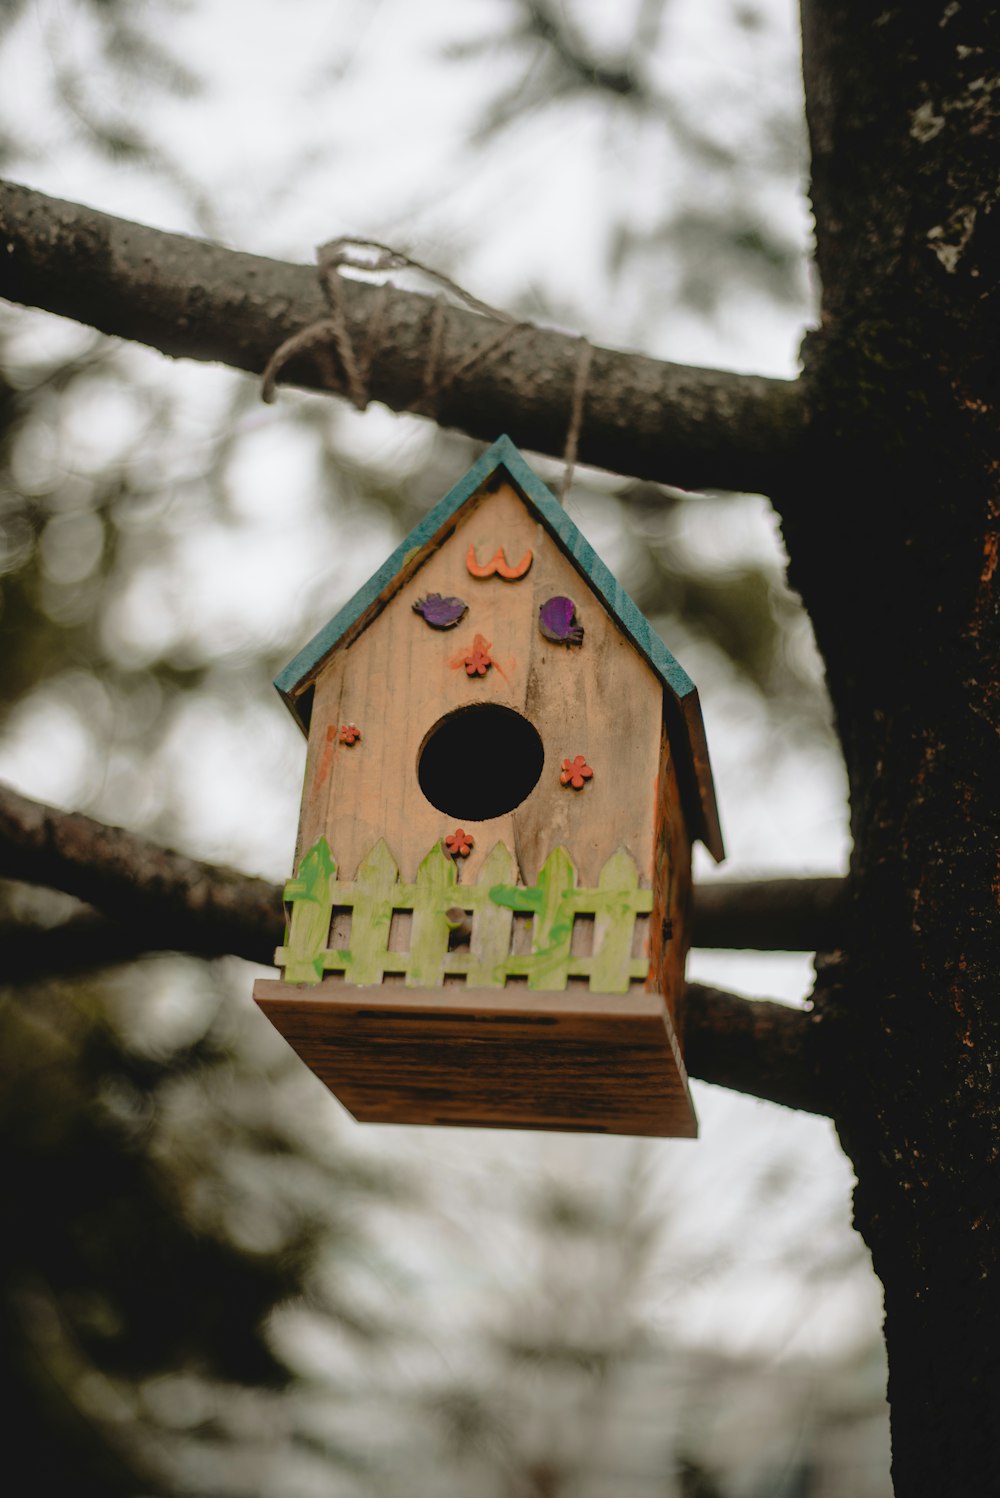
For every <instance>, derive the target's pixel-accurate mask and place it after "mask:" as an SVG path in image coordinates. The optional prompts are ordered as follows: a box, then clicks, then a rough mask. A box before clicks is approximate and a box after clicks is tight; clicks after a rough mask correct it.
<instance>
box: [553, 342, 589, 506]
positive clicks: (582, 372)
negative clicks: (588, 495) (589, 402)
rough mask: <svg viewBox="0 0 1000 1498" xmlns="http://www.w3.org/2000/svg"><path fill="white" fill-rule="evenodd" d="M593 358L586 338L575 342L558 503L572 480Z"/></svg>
mask: <svg viewBox="0 0 1000 1498" xmlns="http://www.w3.org/2000/svg"><path fill="white" fill-rule="evenodd" d="M593 360H594V349H593V345H592V344H591V343H590V342H589V341H588V340H587V339H586V338H582V337H581V339H580V341H579V343H578V344H577V354H576V374H575V376H574V378H573V403H572V405H571V406H570V413H569V426H568V427H567V429H566V446H565V449H564V450H563V476H562V483H561V484H560V485H559V503H560V504H561V505H565V503H566V495H567V494H568V493H569V486H570V484H571V483H572V482H573V470H574V468H575V467H576V454H577V450H578V448H579V445H580V429H581V427H582V426H583V405H584V401H585V400H586V398H587V384H588V382H589V380H590V366H591V364H592V363H593Z"/></svg>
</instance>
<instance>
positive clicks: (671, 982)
mask: <svg viewBox="0 0 1000 1498" xmlns="http://www.w3.org/2000/svg"><path fill="white" fill-rule="evenodd" d="M690 932H691V835H690V832H689V831H688V825H687V819H686V818H685V816H684V811H683V808H682V805H681V797H680V789H679V786H678V783H677V771H676V768H675V765H674V757H673V754H672V752H671V745H670V739H669V737H668V735H667V732H666V729H665V728H664V730H663V733H662V737H661V743H660V771H659V776H658V779H657V795H656V853H655V870H654V875H653V913H652V917H651V920H650V976H651V979H652V981H653V982H654V983H655V984H656V986H657V987H658V988H659V991H660V993H662V994H663V996H664V998H665V999H666V1001H667V1008H668V1009H669V1010H670V1017H671V1019H672V1021H673V1025H674V1030H675V1032H676V1034H677V1037H678V1040H679V1041H680V1044H681V1046H682V1047H683V1043H684V982H685V980H684V967H685V963H686V960H687V952H688V946H689V945H690Z"/></svg>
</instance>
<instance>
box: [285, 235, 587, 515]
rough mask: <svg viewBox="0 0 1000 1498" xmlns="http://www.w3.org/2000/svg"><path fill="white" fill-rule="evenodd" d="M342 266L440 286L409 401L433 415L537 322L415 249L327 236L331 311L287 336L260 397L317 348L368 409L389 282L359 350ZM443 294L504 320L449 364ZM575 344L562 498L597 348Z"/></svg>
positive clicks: (379, 292) (331, 378) (323, 254)
mask: <svg viewBox="0 0 1000 1498" xmlns="http://www.w3.org/2000/svg"><path fill="white" fill-rule="evenodd" d="M342 266H346V267H348V268H349V269H351V270H357V271H363V272H367V273H369V274H387V273H388V272H390V271H394V270H415V271H419V272H421V273H422V274H423V275H425V276H429V277H430V279H431V280H432V281H434V282H436V283H437V285H438V287H439V288H440V290H439V292H438V295H437V296H436V297H435V298H434V300H433V302H432V303H431V305H430V310H429V314H428V324H429V325H428V329H427V341H426V347H427V354H426V358H425V361H424V370H423V377H422V380H421V389H420V395H419V397H418V399H417V401H416V402H415V403H414V404H413V405H412V406H411V407H410V409H411V410H412V411H414V412H415V413H417V414H419V415H424V416H433V415H434V413H435V411H436V410H437V408H438V405H439V403H440V400H441V398H442V396H443V395H445V394H446V393H447V392H448V391H449V390H450V389H451V387H452V386H453V385H454V384H455V382H456V381H457V380H458V379H460V378H461V376H462V375H464V374H467V373H468V371H469V370H470V369H471V368H472V367H473V366H474V365H476V364H478V363H480V362H481V361H482V360H484V359H487V358H495V357H496V356H497V355H498V354H499V353H500V352H501V351H502V350H503V349H504V348H505V347H506V345H507V344H508V343H510V341H511V339H512V338H513V337H514V336H515V335H516V334H517V333H518V332H520V331H521V330H522V329H525V328H533V327H534V324H532V323H529V322H521V321H518V320H517V319H516V318H514V317H511V315H510V313H509V312H504V311H503V310H502V309H500V308H498V307H492V306H490V304H489V303H488V302H483V301H480V299H479V298H478V297H475V296H473V295H472V294H471V292H468V291H466V290H465V288H464V287H463V286H460V285H459V284H458V282H457V281H453V280H452V279H451V277H450V276H446V275H444V273H443V272H442V271H438V270H435V269H434V267H433V266H430V265H425V264H424V263H423V261H420V260H416V259H414V257H413V256H411V255H407V254H404V253H403V251H402V250H397V249H394V248H393V247H392V245H387V244H382V243H381V242H380V241H379V240H377V239H358V238H356V237H355V236H354V235H342V236H341V237H340V238H338V239H332V240H330V242H329V243H328V244H324V245H321V246H320V247H319V249H318V250H317V252H316V268H317V275H318V277H319V283H320V286H321V288H322V291H323V296H324V298H325V300H326V304H327V308H328V309H329V315H328V316H327V317H321V318H318V319H316V321H314V322H311V323H309V324H308V326H307V327H305V328H302V329H300V331H299V332H298V333H293V334H292V336H291V337H290V338H286V339H285V341H284V342H283V343H281V344H279V346H278V348H276V349H275V351H274V353H273V354H272V355H271V357H270V359H268V361H267V364H266V365H265V367H264V372H263V375H262V376H261V399H262V400H264V401H265V402H266V403H267V404H269V405H270V404H271V403H272V402H273V401H274V399H275V396H276V386H277V381H278V376H279V374H280V373H281V371H282V369H283V368H284V367H285V365H286V364H287V363H288V362H289V360H291V359H293V358H295V357H296V355H298V354H305V353H312V354H314V355H315V357H316V359H317V362H318V363H319V366H320V370H321V372H322V374H323V377H324V379H325V380H326V381H327V383H328V384H329V385H331V386H336V385H339V384H341V383H343V384H344V385H345V386H346V394H347V396H348V398H349V399H350V401H351V403H352V404H353V405H354V406H355V407H356V409H357V410H359V411H364V410H366V409H367V407H368V405H369V402H370V401H371V389H370V382H371V374H372V370H373V368H374V365H375V361H376V359H377V358H378V355H379V352H380V351H381V347H382V342H383V339H384V336H385V323H386V313H387V311H388V303H389V292H390V291H391V290H392V282H391V281H389V280H384V281H380V282H378V284H377V287H376V301H375V304H374V310H373V312H372V315H371V316H370V317H369V318H368V320H367V323H366V325H365V339H364V343H363V346H362V347H361V349H360V350H359V349H357V348H356V347H355V343H354V340H353V338H352V336H351V331H350V328H349V327H348V323H347V311H346V306H345V302H344V282H343V278H342V276H341V274H340V271H341V267H342ZM443 292H448V293H450V294H451V295H452V296H453V297H455V298H456V299H457V300H458V301H459V302H460V303H461V305H463V306H464V307H466V308H468V309H469V311H471V312H477V313H479V315H480V316H482V317H484V318H488V319H489V320H490V321H491V322H494V323H499V324H500V326H499V328H497V329H493V330H491V331H490V332H488V333H486V334H485V335H484V337H483V338H481V339H480V340H479V342H478V343H475V344H473V346H472V347H471V348H470V349H467V350H466V351H465V352H464V353H463V354H462V355H461V356H460V357H458V358H457V359H456V360H455V361H454V362H452V363H451V364H450V365H449V363H448V361H447V359H446V358H445V332H446V324H447V316H446V314H447V303H446V302H445V300H444V298H443V296H442V293H443ZM331 348H332V349H335V350H336V352H337V355H338V357H339V359H340V364H341V369H342V371H343V381H341V380H340V379H339V378H338V376H337V371H336V369H335V368H334V366H333V360H332V356H331ZM578 348H579V352H578V355H577V361H576V372H575V376H574V380H573V395H572V401H571V406H570V420H569V428H568V430H567V433H566V446H565V450H564V453H563V477H562V482H561V483H560V486H559V496H558V497H559V502H560V504H562V503H564V502H565V498H566V492H567V490H568V489H569V485H570V482H571V480H572V477H573V470H574V468H575V466H576V456H577V449H578V446H579V440H580V430H581V427H582V424H583V408H584V401H585V397H586V392H587V383H588V380H589V376H590V366H591V362H592V359H593V353H594V351H593V348H592V346H591V345H590V343H589V342H588V341H587V339H586V338H584V337H581V338H580V339H579V342H578Z"/></svg>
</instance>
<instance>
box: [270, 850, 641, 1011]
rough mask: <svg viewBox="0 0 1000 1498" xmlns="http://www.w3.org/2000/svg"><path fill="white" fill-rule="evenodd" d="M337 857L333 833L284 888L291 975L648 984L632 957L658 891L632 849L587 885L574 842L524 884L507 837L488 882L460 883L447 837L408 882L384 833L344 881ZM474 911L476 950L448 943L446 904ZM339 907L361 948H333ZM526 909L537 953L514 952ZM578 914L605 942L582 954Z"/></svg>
mask: <svg viewBox="0 0 1000 1498" xmlns="http://www.w3.org/2000/svg"><path fill="white" fill-rule="evenodd" d="M336 872H337V866H336V863H335V862H334V859H333V855H332V854H331V852H330V848H329V845H328V843H327V841H326V839H325V838H320V839H319V841H318V842H317V843H315V844H314V846H313V847H312V848H310V849H309V852H308V853H307V854H306V855H305V857H304V858H303V860H302V864H301V866H300V869H299V873H298V876H297V877H296V878H295V879H291V880H289V882H288V884H286V886H285V900H286V901H287V902H288V903H289V904H290V906H291V919H290V921H289V929H288V937H287V940H286V943H285V945H284V946H283V947H279V948H278V950H277V952H276V953H275V962H276V963H277V964H278V965H279V966H281V967H284V969H285V981H286V982H288V983H318V982H319V981H320V980H321V978H322V976H323V973H324V972H340V973H343V975H344V978H345V979H346V981H347V982H348V983H353V984H376V983H381V982H382V979H383V977H384V976H385V974H386V973H399V974H403V975H404V976H405V982H406V986H407V987H408V988H439V987H440V986H441V985H442V983H443V982H444V979H445V977H446V976H447V977H452V976H455V977H459V976H460V977H464V978H465V980H466V982H467V983H468V984H470V985H471V986H472V987H475V988H503V986H504V984H505V983H506V982H507V979H508V978H527V980H528V987H529V988H530V989H545V990H549V991H551V990H554V989H555V990H559V989H564V988H565V987H566V985H567V982H568V980H569V979H570V978H586V979H587V980H588V981H589V985H590V988H591V991H592V992H594V993H627V992H628V988H629V984H630V983H632V982H636V981H642V980H643V979H644V978H645V977H646V976H647V973H648V969H649V964H648V962H647V961H646V960H645V959H644V958H641V957H633V956H632V955H631V954H632V943H633V936H634V931H635V921H636V917H637V916H639V915H648V914H649V912H650V911H651V910H652V908H653V892H652V890H648V889H640V888H639V871H638V869H637V868H636V865H635V862H634V860H633V859H632V857H631V856H630V855H629V854H628V853H626V852H625V850H624V849H619V851H618V852H617V853H615V854H613V855H612V856H611V857H610V858H609V859H608V860H607V862H606V863H605V865H604V867H603V869H602V870H601V874H600V879H599V881H598V887H597V889H579V888H577V882H576V880H577V873H576V867H575V865H574V863H573V860H572V859H571V858H570V856H569V854H568V853H567V851H566V849H565V848H555V849H554V850H553V851H552V852H551V853H550V854H549V856H548V858H547V859H546V860H545V862H544V864H543V865H542V867H541V869H540V870H539V874H538V883H537V885H529V886H525V885H518V884H514V883H512V882H511V881H512V880H513V878H514V873H515V865H514V860H513V858H512V857H511V854H510V851H509V850H508V849H507V848H505V847H504V846H503V844H502V843H497V844H496V846H495V847H494V848H493V849H492V851H491V852H490V854H489V856H488V858H487V859H486V861H485V863H484V864H483V867H482V871H481V878H480V881H479V883H478V884H461V885H460V884H459V883H458V873H457V870H456V868H455V863H454V860H453V859H450V858H448V857H447V855H446V854H445V852H444V849H443V848H442V847H441V844H440V843H436V844H435V845H434V847H433V848H432V849H431V851H430V852H429V853H428V854H427V857H426V858H425V859H424V860H423V862H422V863H421V865H420V868H419V869H418V870H417V878H416V882H415V883H413V884H404V883H402V882H401V881H400V878H399V869H398V867H397V865H396V861H395V859H394V858H393V856H392V854H391V852H390V851H389V849H388V847H387V846H386V843H385V842H384V840H381V839H380V840H379V842H378V843H376V845H375V847H374V848H373V849H372V850H371V852H370V853H369V854H368V856H367V858H366V859H365V860H364V862H363V863H362V864H361V867H360V868H359V869H358V875H357V878H356V879H355V880H353V881H350V882H348V881H343V880H338V879H337V878H336ZM455 907H457V908H458V909H461V910H463V911H467V912H468V913H469V914H470V916H471V920H472V933H471V937H470V940H469V945H468V946H467V947H464V948H463V947H459V948H456V949H454V950H449V945H448V942H449V936H450V933H451V930H452V926H451V924H450V923H449V920H448V916H447V912H448V910H449V909H452V908H455ZM337 908H346V909H349V910H350V911H351V932H350V946H349V947H348V948H346V949H331V948H328V947H327V942H328V941H329V936H330V923H331V920H332V917H333V912H334V910H335V909H337ZM397 911H398V912H403V913H405V912H408V911H411V912H412V929H411V933H410V943H409V951H406V952H390V951H389V938H390V932H391V929H392V918H393V914H394V913H395V912H397ZM515 913H520V914H528V915H531V916H532V917H533V921H532V940H531V951H530V952H528V953H521V954H514V953H512V952H511V950H510V944H511V933H512V928H513V919H514V915H515ZM578 915H583V916H592V917H593V918H594V950H593V953H592V954H591V955H589V956H574V955H573V952H572V943H573V927H574V922H575V920H576V917H577V916H578Z"/></svg>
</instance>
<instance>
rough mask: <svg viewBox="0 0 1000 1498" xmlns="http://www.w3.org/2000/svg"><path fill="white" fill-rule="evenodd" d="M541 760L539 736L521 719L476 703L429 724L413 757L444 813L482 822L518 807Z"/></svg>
mask: <svg viewBox="0 0 1000 1498" xmlns="http://www.w3.org/2000/svg"><path fill="white" fill-rule="evenodd" d="M544 763H545V750H544V749H543V748H542V741H541V739H540V738H539V736H538V733H537V731H536V730H535V729H534V728H533V727H532V725H531V724H530V723H529V722H528V720H527V718H522V716H521V714H520V713H516V712H514V711H513V709H512V708H509V707H500V706H498V705H497V704H496V703H481V704H477V705H476V706H474V707H463V708H459V709H458V711H457V712H454V713H449V714H448V715H447V716H446V717H444V718H441V719H440V720H439V721H438V722H437V723H435V725H434V727H433V728H432V729H431V730H430V732H429V733H428V735H427V737H426V738H425V739H424V742H423V744H422V745H421V747H420V753H419V755H418V756H417V779H418V780H419V782H420V789H421V790H422V791H423V793H424V795H425V796H426V797H427V799H428V801H429V802H430V803H431V805H432V806H435V807H437V809H438V811H443V812H444V813H445V815H446V816H449V817H455V818H456V819H457V820H459V821H466V822H486V821H489V819H490V818H491V817H502V816H503V815H504V813H505V812H508V811H513V810H514V807H515V806H520V804H521V802H522V801H523V800H524V799H525V797H526V796H528V795H529V794H530V793H531V792H532V791H533V790H534V788H535V786H536V785H537V784H538V780H539V777H540V776H541V773H542V766H543V764H544Z"/></svg>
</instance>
